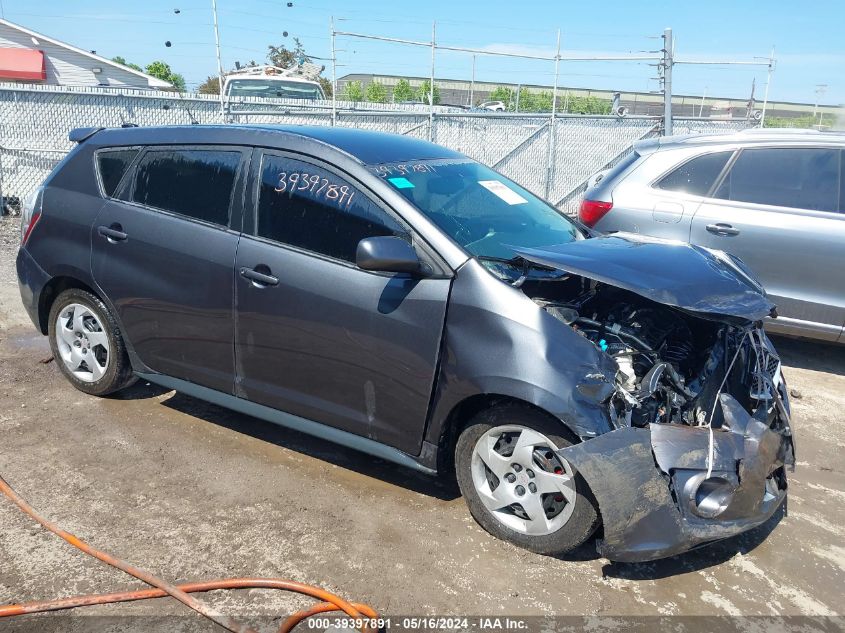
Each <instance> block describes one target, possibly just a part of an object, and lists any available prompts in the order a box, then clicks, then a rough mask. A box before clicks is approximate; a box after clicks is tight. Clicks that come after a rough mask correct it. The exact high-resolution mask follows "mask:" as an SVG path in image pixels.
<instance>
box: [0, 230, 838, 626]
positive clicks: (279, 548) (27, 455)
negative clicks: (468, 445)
mask: <svg viewBox="0 0 845 633" xmlns="http://www.w3.org/2000/svg"><path fill="white" fill-rule="evenodd" d="M10 224H11V223H10V221H8V220H0V243H2V246H1V247H0V437H2V443H0V447H2V448H0V473H2V474H3V476H4V477H5V478H6V479H7V481H8V482H9V483H10V484H11V485H12V486H14V487H15V488H16V489H17V490H18V491H19V492H20V493H21V494H23V495H24V496H25V497H27V498H28V499H29V500H30V501H31V503H32V504H33V505H34V506H35V507H37V508H39V509H40V510H41V511H42V512H43V513H44V514H46V515H47V516H48V517H50V518H52V519H53V520H56V521H58V522H59V523H60V524H62V525H64V526H65V527H66V528H67V529H69V530H71V531H72V532H75V533H76V534H78V535H80V536H82V537H83V538H86V539H88V540H90V541H91V542H93V543H94V544H97V545H99V546H101V547H103V548H104V549H106V550H108V551H111V552H112V553H114V554H116V555H118V556H120V557H122V558H124V559H126V560H128V561H131V562H133V563H136V564H138V565H141V566H143V567H146V568H147V569H150V570H151V571H153V572H155V573H158V574H160V575H161V576H164V577H166V578H168V579H170V580H174V581H186V580H201V579H210V578H216V577H221V576H282V577H287V578H291V579H295V580H301V581H305V582H310V583H318V584H321V585H323V586H325V587H327V588H329V589H330V590H333V591H336V592H338V593H340V594H341V595H344V596H347V597H350V598H354V599H355V600H360V601H364V602H367V603H369V604H372V605H373V606H374V607H375V608H376V609H378V610H379V611H381V612H382V613H387V614H394V615H408V614H441V615H449V614H477V615H481V614H492V615H506V614H509V615H552V614H559V615H584V614H593V615H606V616H617V615H619V616H623V615H625V616H627V615H656V614H663V615H705V614H717V615H813V616H824V615H834V614H837V613H839V614H841V613H842V604H843V603H842V596H843V595H845V580H844V579H845V540H843V535H845V527H843V526H844V525H845V511H843V504H845V462H843V458H842V455H843V451H845V427H843V419H842V411H843V410H845V347H832V346H823V345H818V344H813V343H807V342H798V341H792V340H786V339H780V340H777V341H776V343H777V344H778V346H779V349H780V351H781V353H782V355H783V357H784V361H785V364H786V366H787V368H786V376H787V380H788V382H789V384H790V386H791V388H792V389H793V390H797V391H798V392H800V394H801V397H800V398H794V399H793V409H794V430H795V433H796V436H797V455H798V460H799V461H798V466H797V469H796V472H795V473H794V474H793V475H792V476H791V479H790V483H791V489H790V497H789V508H788V516H786V517H783V518H782V519H781V520H780V521H779V522H778V521H777V520H772V521H771V522H770V523H769V524H767V525H764V526H763V527H761V528H760V529H757V530H755V531H753V532H750V533H748V534H745V535H743V536H741V537H738V538H734V539H731V540H728V541H725V542H722V543H719V544H716V545H713V546H711V547H709V548H705V549H702V550H699V551H696V552H692V553H689V554H686V555H684V556H679V557H676V558H673V559H669V560H665V561H660V562H656V563H648V564H638V565H621V564H610V563H608V561H606V560H603V559H599V558H597V557H596V555H595V554H594V553H592V552H593V551H594V550H593V544H592V542H590V543H588V544H587V545H586V546H585V547H583V548H582V551H580V552H578V554H577V555H575V556H570V557H568V558H565V559H556V558H548V557H544V556H538V555H535V554H531V553H529V552H526V551H522V550H519V549H517V548H515V547H512V546H510V545H508V544H507V543H504V542H501V541H498V540H496V539H494V538H492V537H490V536H488V535H487V534H486V533H485V532H483V531H482V530H481V529H480V528H479V527H478V526H477V525H476V524H475V522H474V521H473V520H472V519H471V517H470V516H469V513H468V512H467V510H466V508H465V506H464V503H463V501H462V500H461V499H460V498H459V497H457V496H456V494H455V492H454V490H453V489H452V488H451V487H449V486H446V485H442V484H438V483H437V482H435V481H433V480H430V479H427V478H425V477H422V476H418V475H416V474H414V473H412V472H410V471H405V470H403V469H401V468H398V467H394V466H392V465H389V464H386V463H384V462H381V461H379V460H375V459H373V458H370V457H367V456H364V455H362V454H359V453H357V452H354V451H351V450H347V449H344V448H342V447H338V446H334V445H331V444H327V443H324V442H321V441H318V440H315V439H311V438H309V437H307V436H304V435H300V434H297V433H294V432H291V431H287V430H284V429H281V428H278V427H275V426H273V425H271V424H267V423H265V422H261V421H259V420H256V419H253V418H249V417H246V416H242V415H238V414H233V413H231V412H228V411H226V410H224V409H221V408H218V407H215V406H212V405H209V404H206V403H204V402H201V401H198V400H195V399H192V398H189V397H187V396H184V395H181V394H178V393H174V392H168V391H163V390H161V389H159V388H156V387H152V386H150V385H146V384H138V385H136V386H135V387H133V388H132V389H131V390H129V391H128V392H126V393H124V394H121V395H120V396H118V397H115V398H109V399H97V398H93V397H89V396H86V395H84V394H82V393H80V392H77V391H75V390H74V389H73V388H71V386H70V385H69V384H68V383H67V382H65V380H64V379H63V378H62V377H61V375H60V373H59V370H58V368H57V367H56V364H55V363H49V364H43V363H41V362H39V361H41V360H42V359H45V358H46V357H48V356H49V349H48V346H47V342H46V339H45V338H43V337H41V336H40V335H37V334H36V332H35V330H34V329H33V327H32V326H31V324H30V323H29V321H28V319H27V317H26V315H25V313H24V312H23V309H22V308H21V307H20V300H19V296H18V292H17V286H16V282H15V278H14V272H13V260H14V249H15V248H16V241H17V237H16V233H15V232H16V230H17V229H16V227H14V226H10ZM138 584H139V583H137V582H134V581H133V580H132V579H130V578H128V577H126V576H124V575H123V574H121V573H119V572H117V571H113V570H111V569H109V568H107V567H105V566H103V565H101V564H100V563H98V562H97V561H94V560H91V559H89V558H87V557H85V556H84V555H82V554H80V553H78V552H76V551H75V550H74V549H72V548H71V547H69V546H67V545H66V544H64V543H62V542H61V541H59V540H58V539H57V538H56V537H54V536H53V535H51V534H49V533H46V532H45V531H43V530H41V529H39V528H38V527H37V526H36V525H35V524H34V523H33V522H32V521H31V520H29V519H28V518H26V517H25V516H24V515H22V514H21V513H20V512H19V511H18V510H17V509H16V508H14V507H13V506H12V505H11V504H10V503H8V502H7V501H5V500H3V499H0V603H2V604H5V603H11V602H19V601H26V600H34V599H43V598H52V597H55V596H67V595H73V594H80V593H88V592H100V591H107V590H117V589H129V588H135V587H137V586H138ZM205 599H207V600H209V601H210V602H211V603H213V604H214V605H216V606H217V607H219V608H220V609H221V610H223V611H225V612H228V613H230V614H232V615H248V614H249V615H255V614H262V615H265V616H271V615H275V614H279V613H286V612H290V611H291V610H293V609H294V608H298V607H300V606H302V605H304V604H306V601H303V600H300V599H299V598H295V597H290V596H289V595H285V594H279V593H273V592H268V591H250V592H236V593H222V592H221V593H217V594H209V595H207V596H206V597H205ZM185 612H186V610H185V608H184V607H182V606H181V605H178V604H176V603H175V602H173V601H170V600H159V601H148V602H143V603H131V604H126V605H119V606H106V607H98V608H96V609H94V610H93V611H90V610H86V611H85V613H84V614H83V613H82V612H79V611H78V612H76V614H75V617H74V618H73V619H70V620H66V621H65V625H66V627H65V628H64V630H72V629H73V628H75V627H79V626H82V625H83V623H84V622H89V621H90V620H89V619H88V616H91V615H92V613H93V614H100V615H103V614H105V615H118V614H119V615H126V614H130V615H153V614H155V615H161V614H180V615H181V614H184V613H185ZM178 622H179V626H176V625H172V626H170V627H169V628H168V630H187V629H183V628H181V627H189V628H191V627H196V626H198V625H199V623H200V621H199V620H198V618H197V617H195V616H192V615H189V616H186V617H185V618H183V619H180V620H178ZM838 622H839V624H841V623H842V620H841V619H840V620H838ZM5 626H7V627H9V628H10V629H11V630H15V628H16V627H18V626H22V625H21V623H20V622H18V624H16V625H12V624H10V623H8V622H7V623H5ZM749 626H751V623H749ZM116 627H117V628H114V629H113V630H123V628H122V627H121V626H120V625H116ZM2 628H3V625H2V624H0V629H2ZM191 630H194V629H193V628H191ZM197 630H198V629H197Z"/></svg>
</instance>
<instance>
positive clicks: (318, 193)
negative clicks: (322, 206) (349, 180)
mask: <svg viewBox="0 0 845 633" xmlns="http://www.w3.org/2000/svg"><path fill="white" fill-rule="evenodd" d="M276 191H277V192H278V193H287V194H288V196H290V197H291V198H292V197H293V195H294V193H296V194H297V195H310V196H311V197H313V198H315V199H317V200H329V201H331V202H333V203H334V204H336V205H337V206H339V207H344V208H347V209H348V208H349V207H350V206H351V205H352V200H353V198H354V197H355V191H354V190H353V189H352V187H350V186H349V185H340V184H338V183H334V182H332V181H330V180H329V179H328V178H325V177H322V176H320V175H318V174H308V173H307V172H304V171H303V172H293V173H292V174H288V173H287V172H285V171H283V172H280V173H279V183H278V184H277V185H276Z"/></svg>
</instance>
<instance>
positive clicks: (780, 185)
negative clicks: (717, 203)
mask: <svg viewBox="0 0 845 633" xmlns="http://www.w3.org/2000/svg"><path fill="white" fill-rule="evenodd" d="M839 160H840V152H839V150H836V149H825V148H812V147H810V148H763V149H745V150H742V153H741V154H740V155H739V158H737V160H736V162H735V163H734V164H733V166H732V167H731V170H730V172H729V173H728V175H727V176H726V177H725V180H724V181H723V182H722V184H721V185H720V186H719V189H718V191H716V194H715V197H716V198H721V199H722V200H736V201H739V202H752V203H756V204H766V205H774V206H779V207H793V208H796V209H811V210H813V211H839V189H840V185H839V178H840V166H839Z"/></svg>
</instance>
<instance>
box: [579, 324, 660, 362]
mask: <svg viewBox="0 0 845 633" xmlns="http://www.w3.org/2000/svg"><path fill="white" fill-rule="evenodd" d="M575 322H576V323H586V324H587V325H592V326H593V327H597V328H605V325H604V324H602V323H599V322H598V321H594V320H593V319H588V318H587V317H578V318H577V319H576V321H575ZM607 331H608V332H610V333H611V334H613V335H614V336H618V337H620V338H626V339H628V340H629V341H631V342H632V343H635V344H636V345H639V346H640V348H641V349H638V350H636V351H638V352H642V353H643V354H654V353H655V351H654V349H653V348H652V347H651V345H649V344H648V343H646V342H645V341H644V340H642V339H641V338H640V337H638V336H637V335H635V334H631V333H629V332H625V331H623V330H619V331H618V332H614V331H613V330H607Z"/></svg>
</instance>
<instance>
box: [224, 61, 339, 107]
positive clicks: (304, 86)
mask: <svg viewBox="0 0 845 633" xmlns="http://www.w3.org/2000/svg"><path fill="white" fill-rule="evenodd" d="M312 66H313V68H311V67H312ZM320 70H321V69H320V67H319V66H316V65H314V64H303V65H302V66H298V67H296V68H293V69H285V68H279V67H278V66H253V67H251V68H244V69H242V70H238V71H235V72H233V73H230V74H228V75H226V78H225V82H224V84H223V94H225V95H226V96H227V97H265V98H268V99H302V100H305V101H320V100H323V99H325V98H326V95H325V93H324V92H323V88H322V86H320V83H319V82H318V81H316V77H318V76H319V73H320ZM312 76H313V77H314V78H313V79H312V78H311V77H312Z"/></svg>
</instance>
